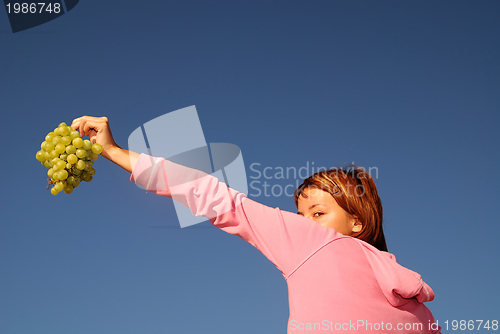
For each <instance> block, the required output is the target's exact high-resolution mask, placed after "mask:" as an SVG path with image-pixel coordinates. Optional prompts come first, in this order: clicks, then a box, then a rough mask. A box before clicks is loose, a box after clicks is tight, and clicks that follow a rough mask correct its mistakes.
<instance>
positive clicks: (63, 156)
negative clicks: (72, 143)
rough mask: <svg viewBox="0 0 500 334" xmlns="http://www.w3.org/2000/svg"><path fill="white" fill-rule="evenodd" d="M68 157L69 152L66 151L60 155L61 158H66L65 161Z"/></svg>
mask: <svg viewBox="0 0 500 334" xmlns="http://www.w3.org/2000/svg"><path fill="white" fill-rule="evenodd" d="M67 158H68V154H66V153H63V154H61V155H60V156H59V159H61V160H64V161H66V159H67Z"/></svg>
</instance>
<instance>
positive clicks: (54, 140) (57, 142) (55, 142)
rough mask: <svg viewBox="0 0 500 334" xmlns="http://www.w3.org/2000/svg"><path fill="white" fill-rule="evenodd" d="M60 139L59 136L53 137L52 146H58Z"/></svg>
mask: <svg viewBox="0 0 500 334" xmlns="http://www.w3.org/2000/svg"><path fill="white" fill-rule="evenodd" d="M61 139H62V137H61V136H55V137H54V138H52V143H53V144H54V145H57V144H59V143H60V142H61Z"/></svg>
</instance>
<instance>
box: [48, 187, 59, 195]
mask: <svg viewBox="0 0 500 334" xmlns="http://www.w3.org/2000/svg"><path fill="white" fill-rule="evenodd" d="M50 193H51V194H52V195H54V196H55V195H57V194H59V191H57V189H56V187H52V188H51V189H50Z"/></svg>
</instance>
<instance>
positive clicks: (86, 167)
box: [83, 160, 94, 172]
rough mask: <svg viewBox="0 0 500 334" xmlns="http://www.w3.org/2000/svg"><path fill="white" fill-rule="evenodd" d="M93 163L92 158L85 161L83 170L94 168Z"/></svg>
mask: <svg viewBox="0 0 500 334" xmlns="http://www.w3.org/2000/svg"><path fill="white" fill-rule="evenodd" d="M93 165H94V162H93V161H92V160H90V161H85V168H84V169H83V170H84V171H86V172H88V171H89V170H90V169H91V168H92V166H93Z"/></svg>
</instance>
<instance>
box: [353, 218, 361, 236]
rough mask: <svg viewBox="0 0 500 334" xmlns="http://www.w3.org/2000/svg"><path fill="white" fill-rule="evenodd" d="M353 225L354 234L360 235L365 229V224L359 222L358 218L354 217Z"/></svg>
mask: <svg viewBox="0 0 500 334" xmlns="http://www.w3.org/2000/svg"><path fill="white" fill-rule="evenodd" d="M352 219H353V220H354V221H353V225H352V233H353V234H355V233H360V232H361V230H362V229H363V223H362V222H361V221H360V220H359V218H358V216H355V215H354V216H352Z"/></svg>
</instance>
